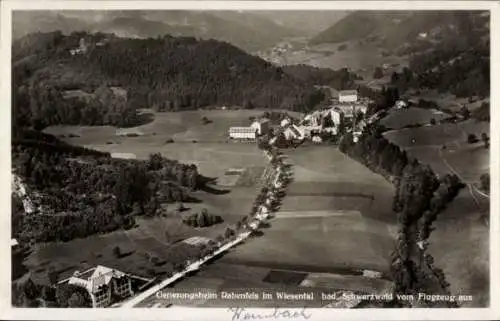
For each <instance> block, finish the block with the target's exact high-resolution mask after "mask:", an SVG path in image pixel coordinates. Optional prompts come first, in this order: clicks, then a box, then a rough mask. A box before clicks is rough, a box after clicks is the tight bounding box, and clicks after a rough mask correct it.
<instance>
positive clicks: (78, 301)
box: [68, 292, 88, 308]
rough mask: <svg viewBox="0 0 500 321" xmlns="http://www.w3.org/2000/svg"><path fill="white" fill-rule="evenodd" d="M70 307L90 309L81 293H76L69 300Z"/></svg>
mask: <svg viewBox="0 0 500 321" xmlns="http://www.w3.org/2000/svg"><path fill="white" fill-rule="evenodd" d="M68 307H69V308H85V307H88V304H87V302H86V300H85V297H84V296H83V294H82V293H81V292H74V293H73V294H72V295H71V297H70V298H69V299H68Z"/></svg>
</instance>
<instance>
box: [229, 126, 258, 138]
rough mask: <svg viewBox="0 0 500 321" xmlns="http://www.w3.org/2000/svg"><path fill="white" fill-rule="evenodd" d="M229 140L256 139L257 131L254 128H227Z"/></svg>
mask: <svg viewBox="0 0 500 321" xmlns="http://www.w3.org/2000/svg"><path fill="white" fill-rule="evenodd" d="M229 138H231V139H256V138H257V129H256V128H254V127H231V128H229Z"/></svg>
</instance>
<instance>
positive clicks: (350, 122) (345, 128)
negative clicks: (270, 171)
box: [228, 90, 402, 147]
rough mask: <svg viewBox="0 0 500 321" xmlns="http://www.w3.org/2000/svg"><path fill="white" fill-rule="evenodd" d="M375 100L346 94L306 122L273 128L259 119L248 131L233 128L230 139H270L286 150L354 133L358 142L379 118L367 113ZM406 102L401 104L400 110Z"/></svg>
mask: <svg viewBox="0 0 500 321" xmlns="http://www.w3.org/2000/svg"><path fill="white" fill-rule="evenodd" d="M370 103H371V100H370V99H368V98H366V97H359V94H358V92H357V90H344V91H340V92H339V93H338V96H337V97H334V98H332V99H331V103H330V105H329V107H328V108H324V109H321V110H316V111H314V112H312V113H309V114H306V115H305V116H304V117H303V118H302V119H292V118H290V117H284V118H283V119H282V120H281V122H280V123H279V125H274V126H273V125H271V124H270V120H269V119H268V118H265V117H260V118H258V119H255V120H254V121H253V122H252V123H251V124H250V126H248V127H231V128H229V131H228V135H229V138H230V139H233V140H240V141H245V140H250V141H253V140H256V139H257V138H258V137H260V138H262V137H263V136H265V135H270V136H271V138H270V139H269V143H270V144H271V145H272V146H278V147H286V146H289V145H297V144H300V143H303V142H305V141H311V142H313V143H322V142H323V140H325V139H328V138H334V137H340V136H341V135H343V134H345V133H352V136H353V141H354V142H357V140H358V138H359V136H360V135H361V133H362V130H363V128H364V127H365V126H366V124H367V122H373V121H374V120H375V118H376V116H375V118H374V117H370V118H369V119H366V118H365V116H366V112H367V109H368V105H369V104H370ZM401 103H402V102H398V106H400V104H401Z"/></svg>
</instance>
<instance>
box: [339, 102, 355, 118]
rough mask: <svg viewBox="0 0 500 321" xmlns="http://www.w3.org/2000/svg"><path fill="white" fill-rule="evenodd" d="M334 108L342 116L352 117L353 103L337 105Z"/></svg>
mask: <svg viewBox="0 0 500 321" xmlns="http://www.w3.org/2000/svg"><path fill="white" fill-rule="evenodd" d="M335 110H337V111H340V113H341V114H342V117H343V118H354V105H338V106H335Z"/></svg>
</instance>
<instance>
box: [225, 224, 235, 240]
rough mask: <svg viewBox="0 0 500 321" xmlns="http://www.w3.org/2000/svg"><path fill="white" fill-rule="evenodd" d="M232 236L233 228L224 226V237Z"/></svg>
mask: <svg viewBox="0 0 500 321" xmlns="http://www.w3.org/2000/svg"><path fill="white" fill-rule="evenodd" d="M232 236H234V230H233V229H232V228H231V227H229V226H228V227H226V230H225V231H224V237H225V238H226V239H228V238H230V237H232Z"/></svg>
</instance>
